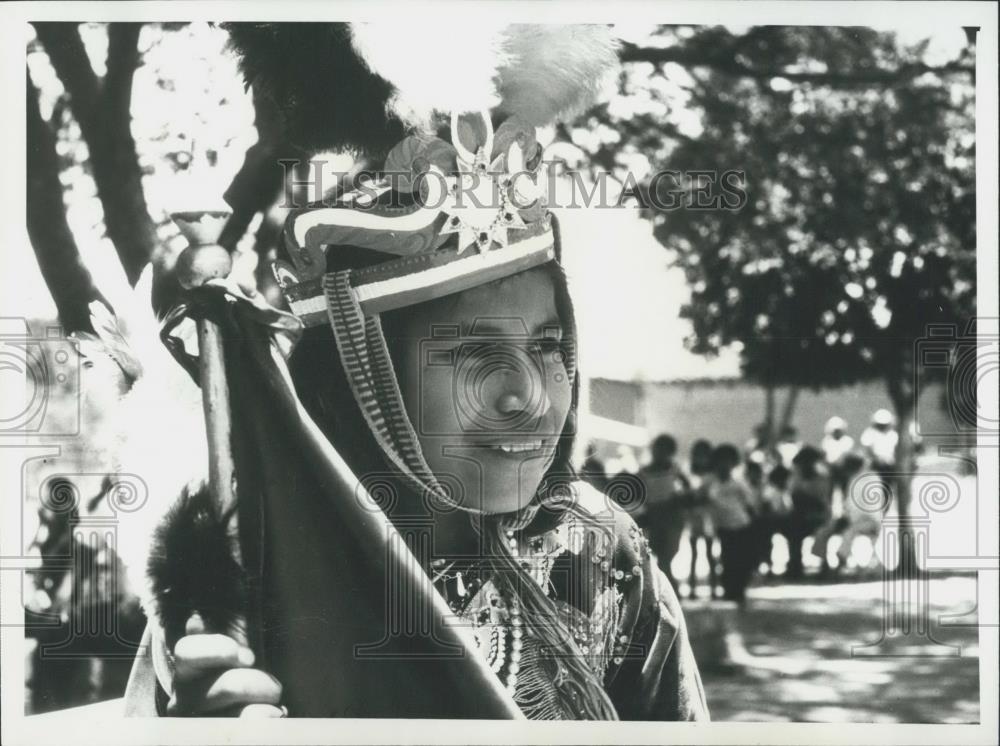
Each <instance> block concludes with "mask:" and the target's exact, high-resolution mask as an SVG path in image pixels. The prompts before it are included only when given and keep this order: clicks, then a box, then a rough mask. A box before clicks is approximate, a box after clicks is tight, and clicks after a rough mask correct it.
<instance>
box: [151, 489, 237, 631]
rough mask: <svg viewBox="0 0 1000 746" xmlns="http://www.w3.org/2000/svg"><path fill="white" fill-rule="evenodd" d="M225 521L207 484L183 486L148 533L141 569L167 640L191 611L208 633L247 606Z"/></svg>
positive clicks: (226, 625)
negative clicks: (145, 560)
mask: <svg viewBox="0 0 1000 746" xmlns="http://www.w3.org/2000/svg"><path fill="white" fill-rule="evenodd" d="M229 524H230V521H229V520H228V519H227V518H224V517H222V516H220V515H219V514H218V510H217V508H216V506H215V504H214V501H213V497H212V494H211V492H210V491H209V488H208V487H207V486H203V487H202V488H201V489H199V490H198V491H197V492H194V493H193V494H192V493H191V492H189V491H188V490H187V489H185V490H184V492H183V493H182V494H181V496H180V498H179V499H178V501H177V503H176V504H175V505H174V506H173V507H172V508H171V509H170V511H169V512H168V513H167V514H166V516H165V517H164V518H163V520H162V522H161V523H160V524H159V525H158V526H157V528H156V531H155V533H154V534H153V540H152V546H151V547H150V553H149V561H148V565H147V572H148V573H149V579H150V585H151V588H152V592H153V597H154V600H155V604H156V610H157V615H158V616H159V619H160V622H161V624H162V625H163V629H164V631H165V632H166V634H167V639H168V640H176V639H177V638H179V637H180V636H182V635H183V633H184V626H185V624H186V622H187V619H188V617H189V616H191V614H192V613H193V612H195V611H197V612H198V613H199V614H200V615H201V617H202V619H203V620H204V622H205V627H206V629H207V630H209V631H216V632H225V631H226V630H228V629H230V628H231V626H232V625H233V623H234V622H235V621H236V619H237V618H238V617H239V616H241V615H242V614H244V613H245V609H246V608H247V599H248V591H247V580H246V577H245V575H244V572H243V570H242V568H241V567H240V565H239V563H238V562H237V561H236V558H235V555H234V549H235V546H236V542H235V540H234V538H233V537H232V536H231V535H230V532H229V528H228V527H229Z"/></svg>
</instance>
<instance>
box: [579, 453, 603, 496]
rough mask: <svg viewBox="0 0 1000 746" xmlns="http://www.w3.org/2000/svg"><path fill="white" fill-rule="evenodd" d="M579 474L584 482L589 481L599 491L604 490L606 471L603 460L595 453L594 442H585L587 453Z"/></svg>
mask: <svg viewBox="0 0 1000 746" xmlns="http://www.w3.org/2000/svg"><path fill="white" fill-rule="evenodd" d="M580 476H581V477H582V478H583V480H584V481H585V482H589V483H590V484H591V485H592V486H593V487H594V488H595V489H598V490H600V491H601V492H604V491H605V490H606V489H607V487H608V472H607V470H606V469H605V468H604V462H603V461H601V459H600V458H599V457H598V455H597V444H596V443H588V444H587V453H586V457H585V458H584V461H583V465H582V466H581V467H580Z"/></svg>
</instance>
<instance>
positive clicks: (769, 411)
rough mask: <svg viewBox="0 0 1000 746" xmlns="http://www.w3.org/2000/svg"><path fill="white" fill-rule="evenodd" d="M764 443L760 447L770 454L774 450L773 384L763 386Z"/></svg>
mask: <svg viewBox="0 0 1000 746" xmlns="http://www.w3.org/2000/svg"><path fill="white" fill-rule="evenodd" d="M763 439H764V442H763V443H761V444H760V445H761V447H763V448H764V450H765V451H767V452H768V453H771V452H772V451H773V450H774V384H773V383H770V382H768V383H766V384H764V433H763Z"/></svg>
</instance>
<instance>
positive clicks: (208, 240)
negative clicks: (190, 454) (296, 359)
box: [170, 210, 245, 642]
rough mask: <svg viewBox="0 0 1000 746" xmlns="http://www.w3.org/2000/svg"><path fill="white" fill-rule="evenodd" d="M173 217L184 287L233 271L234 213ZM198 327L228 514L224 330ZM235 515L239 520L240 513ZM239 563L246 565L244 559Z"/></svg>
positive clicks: (215, 488) (211, 469)
mask: <svg viewBox="0 0 1000 746" xmlns="http://www.w3.org/2000/svg"><path fill="white" fill-rule="evenodd" d="M170 217H171V219H172V220H173V221H174V223H175V224H176V225H177V227H178V228H179V229H180V231H181V234H183V236H184V237H185V238H186V239H187V240H188V244H189V245H188V247H187V248H186V249H184V251H183V252H181V255H180V257H178V260H177V279H178V282H180V284H181V287H183V288H184V289H186V290H191V289H194V288H198V287H201V286H202V285H204V284H205V283H206V282H208V281H209V280H212V279H216V278H224V277H227V276H228V275H229V273H230V271H231V270H232V268H233V262H232V258H231V257H230V256H229V252H228V251H226V249H224V248H223V247H222V246H219V245H218V243H217V241H218V238H219V234H220V233H221V232H222V228H223V226H224V225H225V224H226V220H227V219H228V218H229V213H228V212H225V211H210V210H205V211H197V212H176V213H173V214H171V216H170ZM195 325H196V328H197V331H198V372H199V382H200V384H201V398H202V407H203V410H204V413H205V433H206V436H207V439H208V482H209V486H210V488H211V490H212V495H213V496H214V499H215V503H216V506H217V508H218V510H219V515H227V514H228V513H229V511H230V508H232V507H233V506H234V505H235V501H236V495H235V492H234V490H233V475H234V474H235V464H234V462H233V449H232V441H231V440H230V438H231V435H232V419H231V416H230V409H229V386H228V383H227V378H226V361H225V352H224V348H223V340H222V330H221V329H220V328H219V325H218V324H217V323H216V322H214V321H212V320H211V319H207V318H198V319H196V320H195ZM232 516H233V518H232V520H234V521H235V520H236V516H235V512H233V513H232ZM237 552H238V547H237ZM236 559H237V561H240V557H239V555H238V554H237V557H236ZM244 642H245V641H244Z"/></svg>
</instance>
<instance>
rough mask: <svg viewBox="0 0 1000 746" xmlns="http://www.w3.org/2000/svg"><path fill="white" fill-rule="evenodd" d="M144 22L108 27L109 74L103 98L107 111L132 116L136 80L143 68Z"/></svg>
mask: <svg viewBox="0 0 1000 746" xmlns="http://www.w3.org/2000/svg"><path fill="white" fill-rule="evenodd" d="M141 30H142V24H141V23H109V24H108V56H107V63H106V67H107V70H108V71H107V74H106V75H105V76H104V85H103V89H104V90H103V97H104V103H105V104H106V106H107V110H108V111H109V112H112V113H117V114H119V115H122V114H124V115H125V116H126V117H130V110H131V107H132V78H133V76H134V74H135V71H136V68H138V67H139V59H140V56H139V32H140V31H141Z"/></svg>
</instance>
